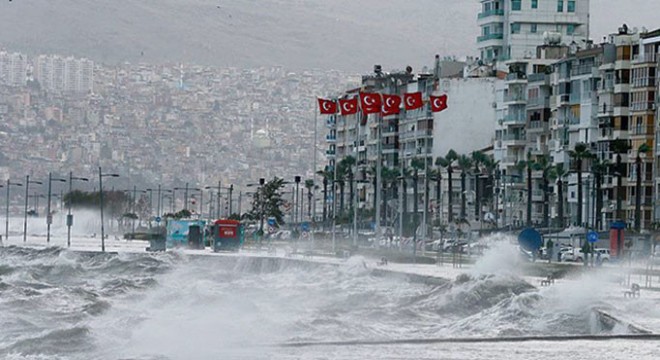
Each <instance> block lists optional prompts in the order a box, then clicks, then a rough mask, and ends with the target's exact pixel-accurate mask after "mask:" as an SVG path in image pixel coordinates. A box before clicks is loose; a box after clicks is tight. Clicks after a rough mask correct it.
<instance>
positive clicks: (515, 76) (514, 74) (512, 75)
mask: <svg viewBox="0 0 660 360" xmlns="http://www.w3.org/2000/svg"><path fill="white" fill-rule="evenodd" d="M506 79H507V80H508V81H511V80H527V75H525V74H522V73H517V72H512V73H510V74H508V75H507V76H506Z"/></svg>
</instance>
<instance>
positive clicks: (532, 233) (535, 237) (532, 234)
mask: <svg viewBox="0 0 660 360" xmlns="http://www.w3.org/2000/svg"><path fill="white" fill-rule="evenodd" d="M518 243H519V244H520V247H522V248H523V249H525V250H527V251H538V249H540V248H541V246H543V237H542V236H541V234H540V233H539V232H538V231H536V230H534V229H532V228H528V229H525V230H523V231H522V232H521V233H520V235H518Z"/></svg>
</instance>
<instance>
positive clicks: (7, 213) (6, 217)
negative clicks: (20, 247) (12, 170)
mask: <svg viewBox="0 0 660 360" xmlns="http://www.w3.org/2000/svg"><path fill="white" fill-rule="evenodd" d="M12 186H23V184H21V183H15V182H11V180H10V179H7V184H6V185H5V187H6V188H7V204H6V207H5V240H7V239H9V188H10V187H12ZM0 244H2V243H1V242H0Z"/></svg>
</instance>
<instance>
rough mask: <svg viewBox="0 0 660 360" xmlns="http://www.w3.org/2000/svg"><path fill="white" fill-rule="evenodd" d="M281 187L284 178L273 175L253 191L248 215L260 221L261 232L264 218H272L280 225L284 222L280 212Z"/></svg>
mask: <svg viewBox="0 0 660 360" xmlns="http://www.w3.org/2000/svg"><path fill="white" fill-rule="evenodd" d="M283 187H284V180H283V179H281V178H278V177H274V178H273V179H272V180H271V181H268V182H266V183H265V184H264V185H263V186H260V187H259V189H257V191H256V192H255V193H254V196H253V198H252V209H251V210H250V212H249V217H250V218H251V219H253V220H259V221H260V222H261V223H262V224H261V225H260V226H259V230H260V232H261V233H263V228H262V227H263V221H264V220H265V219H266V218H274V219H275V222H276V223H277V224H280V225H281V224H284V223H285V222H284V213H283V212H282V205H284V199H282V188H283Z"/></svg>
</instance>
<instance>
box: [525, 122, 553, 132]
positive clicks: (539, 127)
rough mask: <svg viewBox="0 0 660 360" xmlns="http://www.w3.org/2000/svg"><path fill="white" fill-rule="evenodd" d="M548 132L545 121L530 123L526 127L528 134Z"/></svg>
mask: <svg viewBox="0 0 660 360" xmlns="http://www.w3.org/2000/svg"><path fill="white" fill-rule="evenodd" d="M547 130H548V122H547V121H539V120H536V121H530V122H529V125H528V126H527V131H528V132H530V131H532V132H535V131H536V132H538V131H547Z"/></svg>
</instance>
